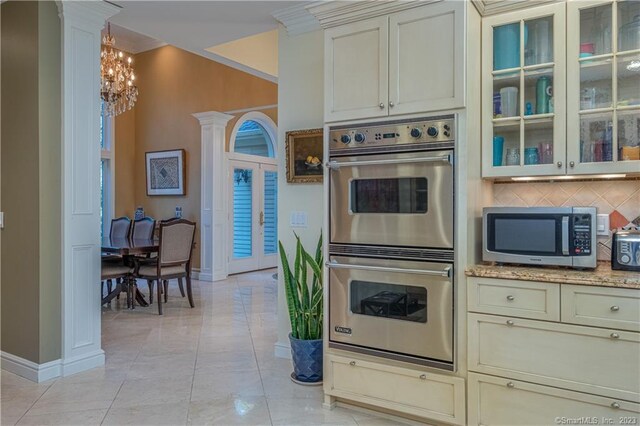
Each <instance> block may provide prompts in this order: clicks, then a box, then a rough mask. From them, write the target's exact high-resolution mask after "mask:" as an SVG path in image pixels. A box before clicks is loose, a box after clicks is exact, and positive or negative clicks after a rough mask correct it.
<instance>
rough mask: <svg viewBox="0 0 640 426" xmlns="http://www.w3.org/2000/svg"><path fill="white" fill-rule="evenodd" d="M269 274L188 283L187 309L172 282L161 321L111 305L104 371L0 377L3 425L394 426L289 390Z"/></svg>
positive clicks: (106, 315)
mask: <svg viewBox="0 0 640 426" xmlns="http://www.w3.org/2000/svg"><path fill="white" fill-rule="evenodd" d="M274 272H275V270H269V271H261V272H253V273H248V274H242V275H236V276H232V277H230V278H229V279H227V280H225V281H221V282H216V283H206V282H198V281H194V289H193V291H194V299H195V304H196V307H195V308H194V309H190V308H189V303H188V301H187V299H186V298H182V297H181V296H180V293H179V292H178V289H177V285H176V283H175V282H172V283H171V284H170V291H169V303H168V304H166V305H164V315H163V316H161V317H160V316H158V311H157V306H156V304H155V303H154V304H152V305H151V306H150V307H148V308H140V307H137V308H136V309H135V310H133V311H130V310H127V309H123V308H122V305H121V303H122V302H123V300H121V301H120V302H119V303H115V301H114V303H112V307H111V308H103V313H102V342H103V349H104V350H105V352H106V365H105V367H104V368H96V369H93V370H90V371H87V372H84V373H79V374H76V375H73V376H70V377H65V378H63V379H58V380H52V381H49V382H46V383H40V384H36V383H33V382H30V381H28V380H26V379H23V378H21V377H18V376H16V375H13V374H11V373H7V372H5V371H2V376H1V380H2V387H1V394H0V396H1V400H0V410H1V411H2V414H1V424H2V425H14V424H19V425H54V424H55V425H93V424H96V425H98V424H105V425H125V424H129V425H185V424H193V425H201V424H217V425H238V424H242V425H321V424H331V425H392V424H400V423H394V422H392V421H390V420H388V419H382V418H378V417H373V416H370V415H368V414H364V413H360V412H357V411H352V410H348V409H345V408H336V409H333V410H327V409H324V408H323V407H322V400H323V397H322V388H321V387H320V386H317V387H305V386H299V385H296V384H294V383H292V382H291V380H290V379H289V377H288V376H289V374H290V372H291V371H292V368H291V362H290V361H289V360H286V359H281V358H276V357H275V356H274V343H275V342H276V328H277V326H276V322H277V321H276V306H277V302H276V298H277V288H276V281H275V280H274V279H273V278H272V275H273V273H274ZM140 284H141V288H142V290H143V292H144V293H145V294H147V289H146V284H145V283H144V282H141V283H140Z"/></svg>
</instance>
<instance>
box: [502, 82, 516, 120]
mask: <svg viewBox="0 0 640 426" xmlns="http://www.w3.org/2000/svg"><path fill="white" fill-rule="evenodd" d="M500 105H501V109H502V116H503V117H515V116H516V115H518V88H517V87H503V88H502V89H500Z"/></svg>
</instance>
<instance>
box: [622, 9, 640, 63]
mask: <svg viewBox="0 0 640 426" xmlns="http://www.w3.org/2000/svg"><path fill="white" fill-rule="evenodd" d="M618 25H619V28H618V51H620V52H625V51H629V50H636V49H640V2H638V1H624V2H620V3H618Z"/></svg>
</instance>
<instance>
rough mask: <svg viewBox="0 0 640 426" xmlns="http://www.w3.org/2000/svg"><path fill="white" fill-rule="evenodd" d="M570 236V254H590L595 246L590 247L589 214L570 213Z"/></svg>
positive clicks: (590, 224)
mask: <svg viewBox="0 0 640 426" xmlns="http://www.w3.org/2000/svg"><path fill="white" fill-rule="evenodd" d="M571 221H572V232H571V234H572V238H571V240H572V241H571V254H572V255H573V256H590V255H591V251H592V250H595V247H591V240H592V235H591V226H592V223H591V216H590V215H588V214H574V215H571Z"/></svg>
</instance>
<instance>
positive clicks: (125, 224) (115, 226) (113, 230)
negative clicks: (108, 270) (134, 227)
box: [102, 216, 131, 298]
mask: <svg viewBox="0 0 640 426" xmlns="http://www.w3.org/2000/svg"><path fill="white" fill-rule="evenodd" d="M130 232H131V219H129V218H128V217H126V216H122V217H119V218H117V219H111V227H110V229H109V238H111V239H114V238H128V237H129V233H130ZM107 263H115V264H122V256H118V255H114V254H103V255H102V267H103V268H105V267H108V265H106V264H107ZM121 279H122V277H116V281H118V282H119V281H120V280H121ZM112 283H113V281H112V279H110V280H107V291H108V292H109V293H111V288H112ZM102 287H103V291H104V280H102ZM118 298H120V297H119V296H118Z"/></svg>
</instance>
